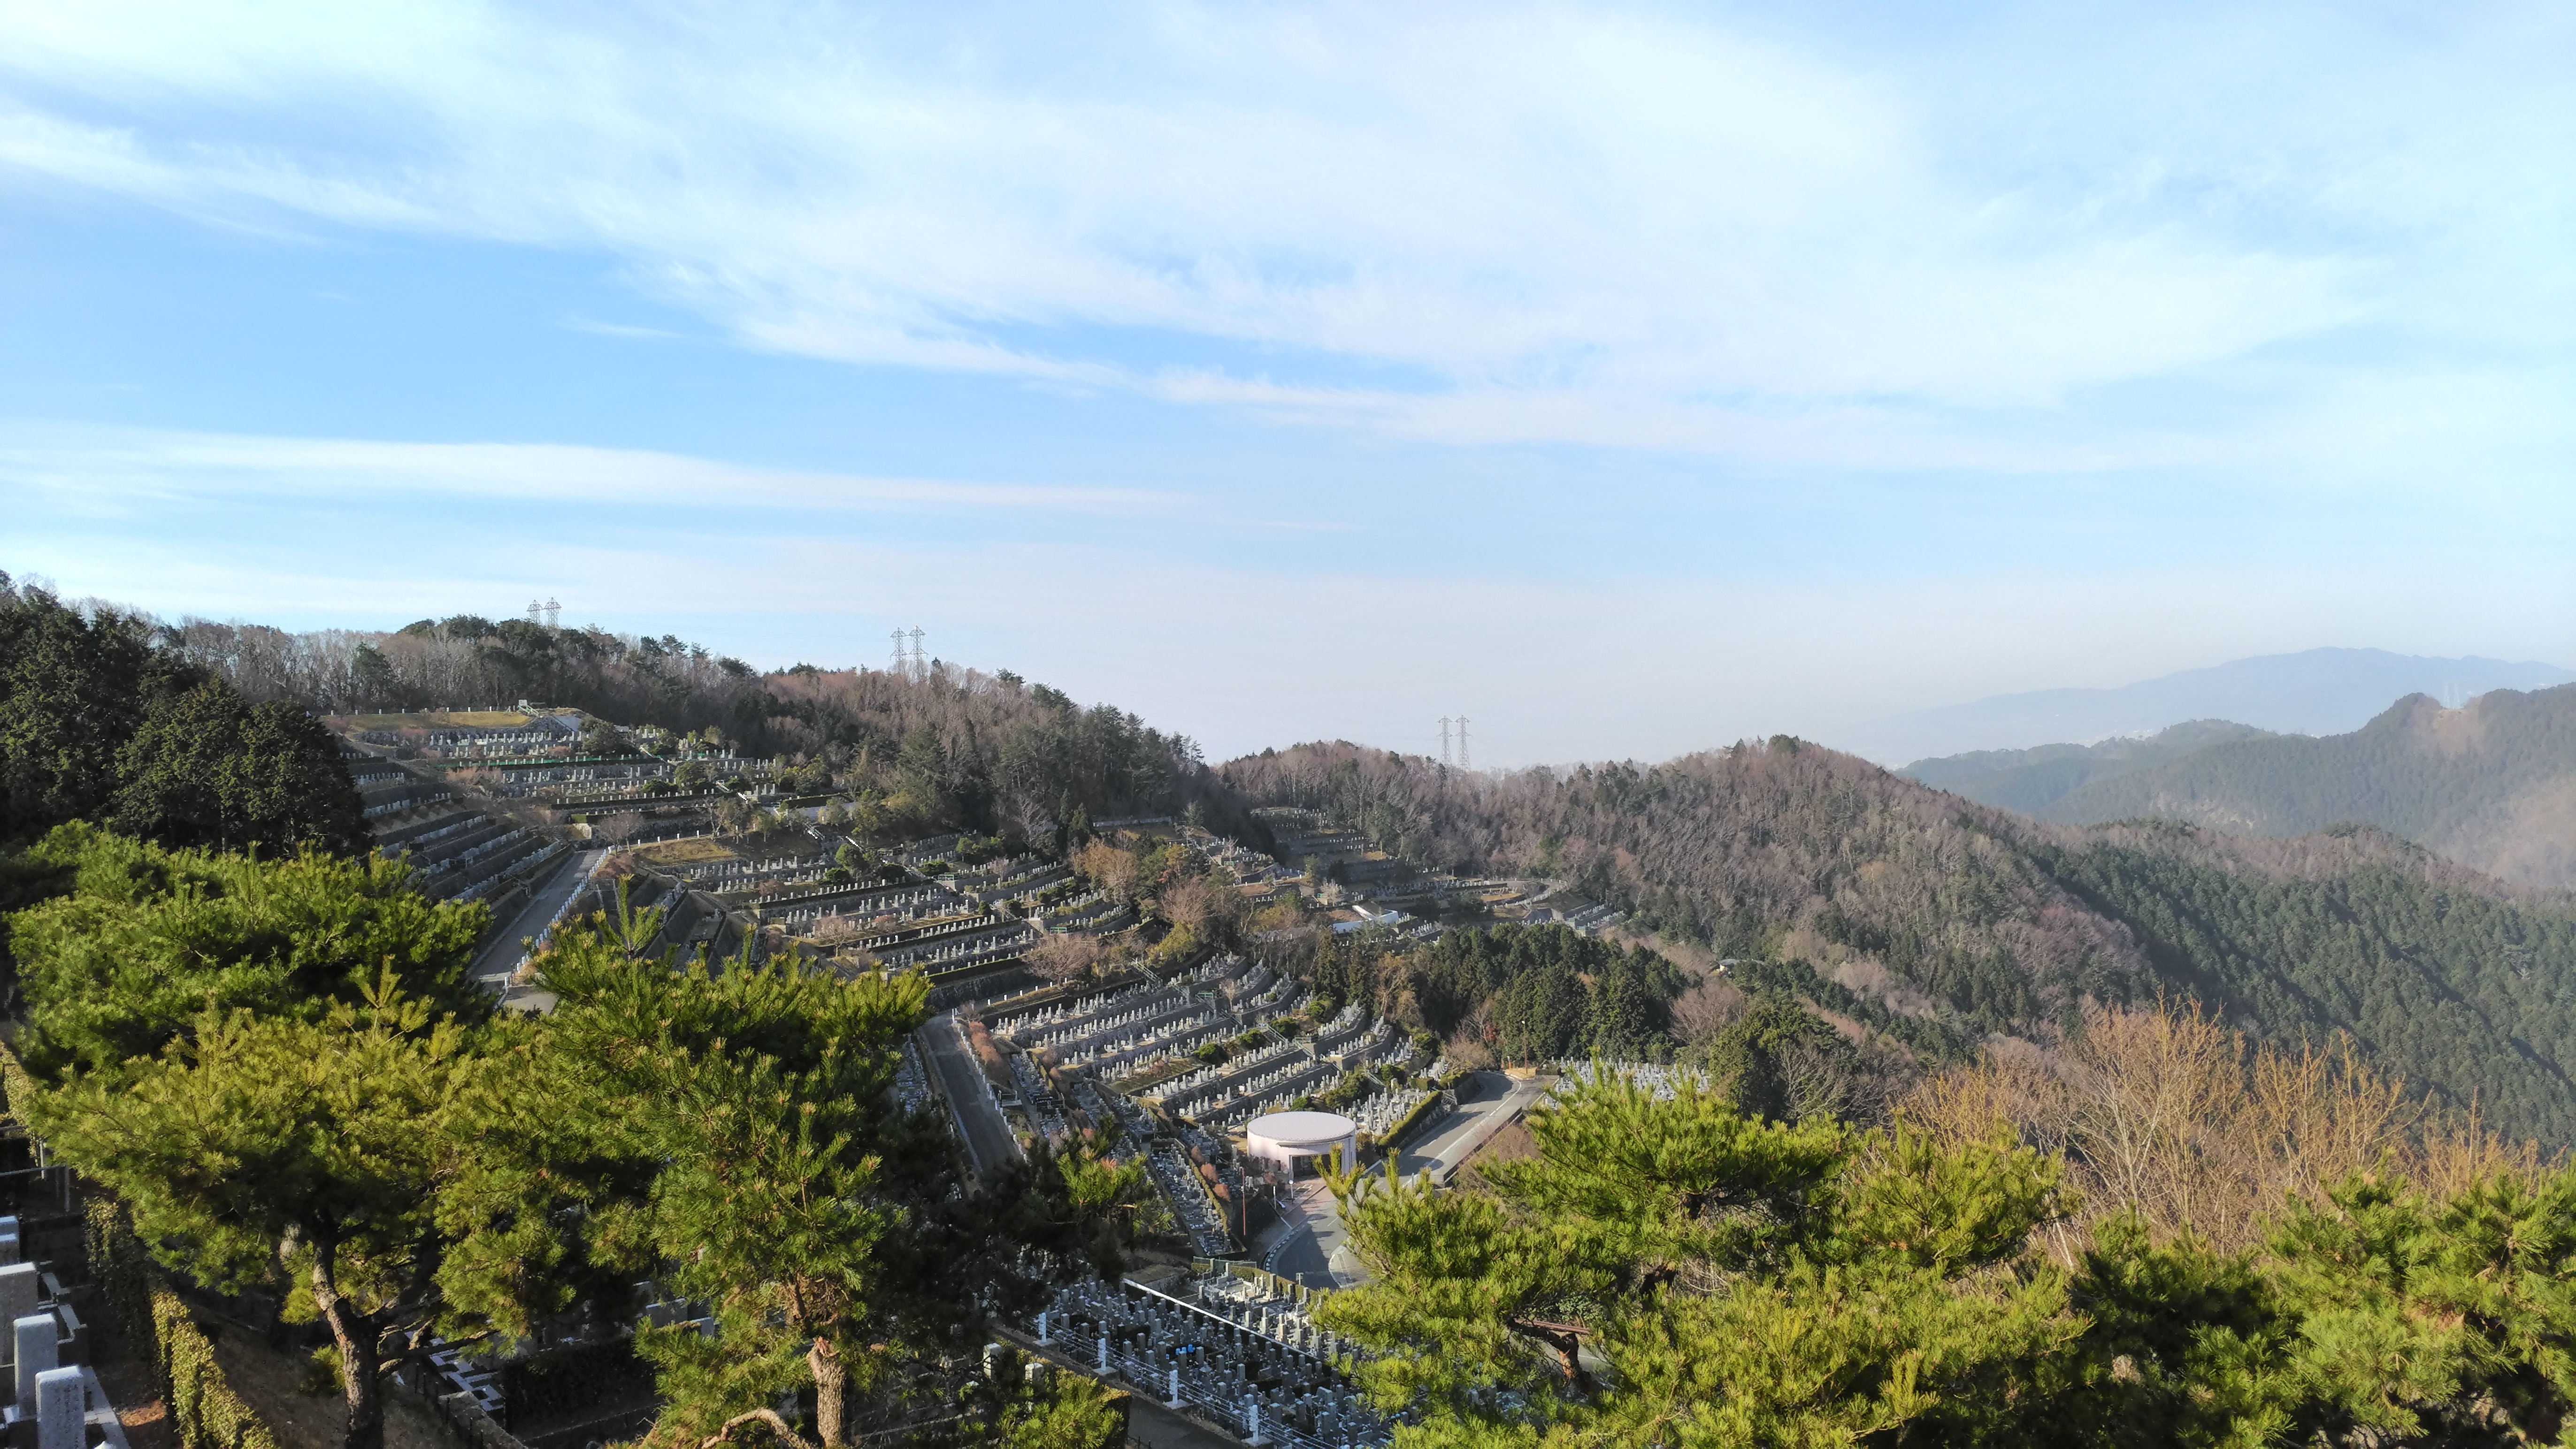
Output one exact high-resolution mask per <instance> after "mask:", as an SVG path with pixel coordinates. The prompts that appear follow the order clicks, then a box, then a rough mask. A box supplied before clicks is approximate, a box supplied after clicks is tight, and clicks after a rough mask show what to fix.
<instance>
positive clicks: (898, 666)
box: [894, 629, 912, 675]
mask: <svg viewBox="0 0 2576 1449" xmlns="http://www.w3.org/2000/svg"><path fill="white" fill-rule="evenodd" d="M894 672H895V673H896V674H899V675H908V674H910V673H912V661H911V660H910V659H908V658H906V657H905V656H904V652H903V631H902V630H901V629H897V630H895V631H894Z"/></svg>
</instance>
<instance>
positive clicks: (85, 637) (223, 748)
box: [0, 573, 367, 853]
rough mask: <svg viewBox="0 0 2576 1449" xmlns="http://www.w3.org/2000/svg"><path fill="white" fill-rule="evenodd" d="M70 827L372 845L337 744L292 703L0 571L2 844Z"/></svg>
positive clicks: (267, 843)
mask: <svg viewBox="0 0 2576 1449" xmlns="http://www.w3.org/2000/svg"><path fill="white" fill-rule="evenodd" d="M70 820H94V821H108V820H112V821H114V822H115V823H116V824H117V826H118V828H120V829H122V830H125V831H127V832H128V833H131V834H137V835H142V836H146V837H148V838H150V839H154V840H158V841H160V842H162V843H164V844H168V845H175V846H215V847H234V848H239V847H258V848H261V849H265V850H268V851H270V852H272V853H276V852H291V851H293V850H295V849H296V848H298V847H299V846H302V845H306V844H312V845H318V846H320V847H322V848H324V849H326V850H333V851H339V852H343V853H346V852H349V851H353V850H356V849H358V848H360V847H361V846H362V845H363V844H364V843H365V841H366V839H367V832H366V827H365V824H364V822H363V820H362V818H361V816H360V814H359V806H358V794H357V790H356V788H355V787H354V786H353V785H352V784H351V783H350V779H349V772H348V769H347V767H346V766H344V765H343V764H342V763H341V761H340V747H339V743H338V741H336V740H334V739H332V737H331V735H330V732H329V731H328V730H326V729H324V728H323V727H322V725H321V724H320V723H319V722H318V721H316V720H314V719H313V718H312V717H311V716H310V715H309V714H307V713H306V711H305V710H304V709H303V708H301V707H300V706H299V705H298V704H296V703H295V702H292V701H288V700H282V699H269V698H260V697H256V696H248V695H245V694H244V693H243V692H242V691H240V690H238V689H236V688H235V687H234V686H233V685H232V683H231V682H230V681H229V680H228V679H227V678H226V677H225V676H224V675H223V674H222V673H220V672H218V671H216V670H214V669H211V668H209V667H208V666H207V665H206V664H204V663H203V662H201V661H200V660H198V659H197V658H195V657H193V656H191V655H190V654H188V653H187V652H186V651H184V650H181V649H178V648H176V647H173V645H172V643H171V641H170V638H169V634H168V631H167V630H164V629H162V628H160V627H159V626H157V625H155V624H154V623H153V622H152V621H151V620H149V619H147V618H145V617H143V616H142V615H139V614H134V613H129V612H125V611H121V610H117V609H114V608H109V607H105V606H89V607H80V608H76V607H73V606H70V605H66V604H65V603H63V602H62V601H61V600H60V599H57V598H56V597H55V596H54V595H53V594H52V593H50V592H48V591H47V590H45V589H42V588H38V587H32V586H31V587H26V588H20V587H17V586H15V585H13V584H12V582H11V581H10V578H9V576H8V575H7V574H5V573H0V842H7V841H11V840H27V839H31V838H33V837H35V836H37V835H39V834H41V833H43V832H44V831H46V830H49V829H51V828H52V827H54V826H57V825H60V824H62V823H64V822H66V821H70Z"/></svg>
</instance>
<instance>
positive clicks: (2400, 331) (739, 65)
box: [0, 3, 2576, 764]
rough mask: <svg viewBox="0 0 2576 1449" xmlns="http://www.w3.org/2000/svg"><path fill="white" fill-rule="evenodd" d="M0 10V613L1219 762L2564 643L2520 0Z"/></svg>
mask: <svg viewBox="0 0 2576 1449" xmlns="http://www.w3.org/2000/svg"><path fill="white" fill-rule="evenodd" d="M1938 9H1939V10H1940V12H1941V13H1940V14H1939V16H1938V23H1937V24H1935V23H1933V15H1932V11H1931V10H1930V9H1922V10H1921V11H1920V13H1919V14H1917V13H1914V12H1907V13H1905V14H1900V15H1896V16H1894V17H1893V18H1891V15H1890V13H1889V12H1888V10H1887V8H1886V7H1859V6H1842V7H1837V6H1831V5H1826V6H1806V7H1767V8H1759V9H1757V8H1750V7H1744V8H1735V7H1726V6H1700V7H1691V8H1686V9H1685V8H1655V7H1643V8H1620V7H1610V6H1585V7H1557V6H1514V5H1478V6H1472V7H1471V6H1464V5H1459V6H1443V5H1423V6H1406V7H1387V6H1359V5H1351V6H1313V7H1300V8H1293V9H1291V8H1284V7H1275V8H1270V9H1256V8H1254V7H1242V6H1231V7H1196V6H1187V5H1151V6H1134V7H1125V6H1098V7H1080V8H1076V9H1068V8H1065V7H1042V6H1034V5H1032V6H1025V7H1012V6H970V5H960V6H942V7H924V6H904V7H889V8H885V9H873V10H872V9H866V8H861V7H836V6H819V5H800V6H794V7H782V8H777V9H763V8H761V7H756V6H751V5H746V4H739V3H736V4H725V5H706V6H690V5H681V4H673V5H663V6H653V7H631V6H611V5H597V6H584V5H556V6H548V7H530V8H526V9H505V8H497V7H486V6H476V5H471V4H441V5H435V6H422V7H417V8H406V7H403V6H398V5H396V6H384V7H367V8H365V10H364V11H363V13H361V11H360V10H359V9H358V8H355V7H346V6H333V5H320V4H315V5H295V4H270V5H260V6H244V7H228V6H222V5H205V4H192V5H173V6H167V7H161V6H150V5H130V6H129V5H117V4H95V5H81V6H63V5H54V4H15V5H13V4H0V344H4V345H0V567H5V568H9V569H12V570H15V571H19V572H22V573H24V572H34V573H38V574H42V575H45V576H47V577H49V578H51V579H53V580H54V581H55V582H56V583H57V584H58V585H60V586H61V587H62V588H63V589H65V590H66V591H67V592H72V593H94V594H98V595H102V596H107V597H111V598H117V599H122V600H127V601H131V602H135V603H139V604H142V605H145V606H148V607H151V608H153V609H156V610H159V611H162V612H164V613H170V614H179V613H189V612H194V613H201V614H206V615H211V616H216V617H243V618H252V619H259V620H264V621H269V622H275V623H280V624H286V625H289V626H319V625H325V624H356V625H374V626H393V625H399V624H402V623H405V622H408V621H409V620H411V619H414V618H418V617H421V616H423V615H428V614H444V613H449V612H456V611H460V610H472V611H476V612H482V613H499V612H508V611H512V610H514V609H516V608H518V607H521V606H523V605H524V603H525V601H526V600H527V599H528V598H529V597H531V596H532V595H552V596H557V597H560V598H561V599H562V600H563V601H564V603H565V605H566V609H567V612H568V614H569V615H570V616H571V617H572V618H573V619H576V620H580V621H596V622H599V623H601V624H604V625H607V626H610V627H613V628H622V629H632V630H639V631H644V632H651V633H662V632H676V633H680V634H683V635H686V636H690V637H696V638H702V639H704V640H706V641H707V642H708V643H709V644H710V645H712V646H715V647H717V648H720V649H725V650H728V651H731V652H735V653H739V654H741V655H743V656H744V657H747V658H750V659H753V660H755V661H756V662H759V663H763V664H769V665H779V664H786V663H790V662H794V661H796V660H799V659H810V660H813V661H815V662H818V663H827V664H840V663H854V662H876V661H877V660H878V659H879V656H880V655H881V654H882V653H883V652H884V639H885V635H886V633H887V631H888V630H890V629H892V628H894V627H896V626H898V625H903V626H909V625H912V624H916V623H918V624H920V625H921V626H922V627H924V628H925V629H927V630H928V631H929V633H930V636H931V640H932V645H933V649H934V652H937V653H940V654H941V655H943V657H949V658H954V659H960V660H964V661H967V662H971V663H975V664H978V665H982V666H985V667H988V668H991V667H1005V668H1014V669H1017V670H1019V671H1021V672H1022V673H1024V674H1029V675H1032V676H1034V677H1038V678H1043V679H1047V680H1049V681H1051V682H1054V683H1057V684H1059V685H1062V686H1063V687H1066V688H1068V689H1070V690H1072V691H1073V692H1074V693H1075V694H1077V695H1078V696H1081V697H1084V698H1100V699H1110V700H1114V701H1117V702H1118V703H1120V704H1122V705H1124V706H1127V707H1130V708H1134V709H1136V710H1138V711H1140V712H1141V713H1144V714H1146V715H1147V716H1148V717H1150V718H1153V719H1155V720H1157V721H1158V722H1162V723H1166V724H1168V725H1170V726H1171V727H1174V728H1178V729H1181V730H1184V731H1186V732H1188V733H1190V734H1192V735H1194V736H1197V737H1198V738H1200V739H1202V740H1203V741H1205V742H1206V743H1207V745H1208V746H1209V747H1210V749H1211V750H1212V752H1216V753H1225V752H1230V751H1233V750H1238V749H1246V748H1257V747H1259V746H1260V745H1262V744H1265V743H1286V742H1289V741H1291V740H1296V739H1303V738H1312V737H1317V736H1338V737H1347V738H1354V739H1362V740H1367V741H1371V742H1375V743H1381V744H1386V745H1390V746H1395V747H1400V748H1429V747H1431V746H1432V745H1433V743H1434V741H1435V739H1436V726H1435V725H1434V724H1433V723H1432V721H1433V720H1434V719H1436V718H1437V717H1438V716H1440V715H1443V714H1451V715H1455V714H1461V713H1463V714H1467V715H1469V716H1471V717H1472V718H1473V719H1474V720H1475V721H1476V726H1475V731H1476V737H1477V741H1478V750H1479V761H1480V763H1493V764H1502V763H1518V762H1531V761H1541V760H1564V759H1571V758H1576V757H1598V756H1606V755H1638V756H1646V757H1654V756H1660V755H1666V754H1671V753H1675V752H1678V751H1681V750H1684V749H1689V748H1692V747H1696V746H1700V745H1705V744H1711V743H1717V742H1722V741H1725V740H1729V739H1733V738H1736V737H1738V736H1740V735H1744V734H1749V733H1750V734H1768V733H1771V732H1773V731H1776V730H1791V731H1796V732H1799V733H1803V734H1807V735H1809V736H1811V737H1815V738H1820V739H1824V740H1828V741H1830V740H1832V739H1834V738H1835V737H1836V735H1837V733H1838V732H1842V733H1848V732H1854V731H1856V730H1857V728H1858V727H1859V725H1860V724H1861V723H1862V722H1864V721H1867V720H1869V719H1872V718H1875V717H1878V716H1881V715H1885V714H1890V713H1895V712H1900V711H1904V710H1909V709H1914V708H1919V707H1923V706H1927V705H1934V704H1941V703H1947V702H1951V701H1955V700H1960V699H1966V698H1971V697H1975V696H1978V695H1983V694H1988V693H1994V692H2000V691H2006V690H2019V689H2035V688H2047V687H2054V686H2064V685H2103V684H2117V683H2123V682H2127V681H2129V680H2133V679H2137V678H2141V677H2145V676H2149V675H2154V674H2159V673H2163V672H2167V671H2170V670H2174V669H2180V668H2187V667H2192V666H2196V665H2203V664H2209V663H2214V662H2218V661H2220V660H2224V659H2229V658H2234V657H2238V656H2242V655H2247V654H2255V653H2265V652H2276V651H2283V650H2292V649H2300V648H2307V647H2311V646H2315V645H2321V644H2341V645H2354V646H2376V647H2382V648H2389V649H2397V650H2402V651H2407V652H2417V653H2436V654H2469V653H2475V654H2485V655H2491V656H2498V657H2505V658H2517V659H2520V658H2543V659H2551V660H2555V661H2558V662H2561V663H2576V568H2571V567H2570V562H2571V558H2576V407H2571V406H2570V404H2571V402H2572V401H2576V87H2570V86H2568V85H2567V84H2566V78H2567V76H2569V75H2571V74H2576V13H2571V12H2569V11H2568V10H2567V9H2566V8H2565V7H2563V6H2553V5H2539V4H2533V5H2511V4H2502V5H2488V6H2433V5H2424V6H2415V7H2408V6H2401V5H2393V4H2383V5H2365V6H2355V5H2341V6H2322V5H2320V6H2298V5H2276V6H2264V7H2244V6H2217V5H2210V6H2192V5H2169V6H2157V7H2146V6H2139V7H2132V8H2127V9H2120V8H2112V7H2106V6H2065V5H2058V6H2047V7H2036V6H2034V7H2016V6H2009V5H2001V6H1965V7H1938Z"/></svg>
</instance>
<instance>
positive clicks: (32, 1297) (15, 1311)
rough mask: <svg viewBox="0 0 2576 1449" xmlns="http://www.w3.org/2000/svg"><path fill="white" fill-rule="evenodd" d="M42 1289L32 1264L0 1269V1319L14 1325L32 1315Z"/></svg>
mask: <svg viewBox="0 0 2576 1449" xmlns="http://www.w3.org/2000/svg"><path fill="white" fill-rule="evenodd" d="M42 1287H43V1285H42V1284H41V1283H39V1282H38V1281H37V1279H36V1265H35V1264H33V1263H11V1264H9V1265H8V1266H7V1267H5V1268H0V1318H5V1319H7V1320H8V1321H10V1322H11V1323H15V1322H17V1321H18V1320H19V1319H21V1318H25V1317H28V1316H30V1315H31V1314H33V1313H34V1312H35V1311H36V1299H37V1296H38V1294H39V1292H40V1291H41V1289H42Z"/></svg>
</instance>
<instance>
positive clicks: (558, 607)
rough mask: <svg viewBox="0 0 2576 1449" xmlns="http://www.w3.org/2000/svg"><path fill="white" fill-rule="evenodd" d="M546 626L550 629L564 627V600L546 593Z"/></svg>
mask: <svg viewBox="0 0 2576 1449" xmlns="http://www.w3.org/2000/svg"><path fill="white" fill-rule="evenodd" d="M546 627H547V628H549V629H560V628H562V627H563V600H561V599H558V598H556V597H555V596H554V595H552V594H548V595H546Z"/></svg>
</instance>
